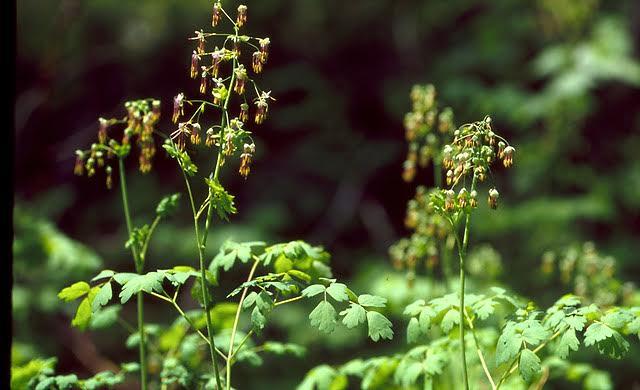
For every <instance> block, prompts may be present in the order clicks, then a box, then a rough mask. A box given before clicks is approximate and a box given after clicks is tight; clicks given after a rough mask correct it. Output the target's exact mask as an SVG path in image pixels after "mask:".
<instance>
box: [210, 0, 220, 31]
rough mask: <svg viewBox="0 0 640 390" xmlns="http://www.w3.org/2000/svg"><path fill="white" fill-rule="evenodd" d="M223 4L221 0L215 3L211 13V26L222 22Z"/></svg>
mask: <svg viewBox="0 0 640 390" xmlns="http://www.w3.org/2000/svg"><path fill="white" fill-rule="evenodd" d="M221 9H222V4H220V2H219V1H216V2H215V3H213V11H212V13H211V26H212V27H215V26H217V25H218V23H220V18H221V16H222V15H221V12H220V11H221Z"/></svg>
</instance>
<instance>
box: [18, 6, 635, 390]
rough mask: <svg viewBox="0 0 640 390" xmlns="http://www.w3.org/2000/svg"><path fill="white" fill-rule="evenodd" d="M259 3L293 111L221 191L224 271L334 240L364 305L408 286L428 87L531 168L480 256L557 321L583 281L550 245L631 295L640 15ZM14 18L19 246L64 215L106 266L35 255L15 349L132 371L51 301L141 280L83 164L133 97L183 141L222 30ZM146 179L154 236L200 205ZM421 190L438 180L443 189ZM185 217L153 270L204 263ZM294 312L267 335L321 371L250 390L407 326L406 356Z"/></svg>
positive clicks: (176, 11) (166, 9)
mask: <svg viewBox="0 0 640 390" xmlns="http://www.w3.org/2000/svg"><path fill="white" fill-rule="evenodd" d="M227 3H231V2H230V1H229V2H227ZM234 4H235V3H234ZM246 4H247V5H248V7H249V23H248V25H247V31H248V32H250V33H251V34H252V35H255V36H268V37H270V39H271V43H272V44H271V53H270V56H269V62H268V63H267V65H266V67H265V71H264V73H263V75H261V77H260V78H259V83H260V85H261V87H262V88H263V89H265V90H271V91H272V95H273V96H274V97H275V98H276V99H277V101H275V102H273V104H272V105H271V107H270V116H269V118H268V120H267V121H266V122H265V124H264V125H262V126H260V127H257V128H253V129H252V130H253V131H254V132H255V136H254V138H255V139H256V146H257V157H256V161H255V164H254V165H253V168H252V172H251V175H250V176H249V178H248V179H247V180H246V181H245V180H243V179H242V177H240V176H239V175H237V174H236V173H235V172H236V168H234V169H230V170H229V171H228V173H226V174H225V177H223V180H224V182H225V183H226V186H227V189H228V190H230V192H232V193H234V194H235V195H236V196H237V206H238V209H239V213H238V215H237V216H235V217H233V218H232V219H231V222H230V223H229V224H217V225H216V226H214V227H213V230H212V245H211V255H213V254H214V253H215V251H216V248H217V246H218V244H219V243H221V242H222V241H223V240H224V239H226V238H229V237H233V238H235V239H237V240H244V239H261V240H265V241H273V242H275V241H276V240H292V239H297V238H301V239H304V240H306V241H308V242H311V243H313V244H318V245H324V246H325V247H326V249H327V250H328V251H329V252H330V253H332V254H333V258H332V265H333V267H334V271H335V274H336V275H339V277H340V278H344V279H352V280H354V283H355V284H354V285H356V286H361V288H366V289H367V291H370V290H371V289H374V290H375V289H378V290H379V291H377V292H378V293H380V294H384V291H383V290H381V289H382V287H376V286H379V285H380V284H381V283H382V282H381V281H383V280H384V279H385V278H387V279H389V278H391V279H393V278H396V279H398V278H399V280H402V273H401V272H400V273H399V272H397V271H394V270H393V268H392V267H391V265H390V264H389V260H388V255H387V251H388V247H389V246H390V245H391V244H392V243H393V242H395V241H396V240H398V239H399V238H400V237H402V236H403V235H406V230H405V228H404V227H403V218H404V213H405V206H406V202H407V200H408V199H409V198H411V197H412V196H413V194H414V191H415V183H414V184H407V183H405V182H403V181H402V178H401V172H402V163H403V161H404V157H405V153H406V144H405V141H404V130H403V125H402V120H403V116H404V113H405V112H407V111H409V110H410V102H409V97H408V94H409V90H410V88H411V86H412V85H413V84H416V83H420V84H425V83H432V84H434V85H435V87H436V88H437V91H438V99H439V102H440V103H441V104H442V105H448V106H451V107H452V108H453V109H454V112H455V122H456V123H457V124H461V123H465V122H470V121H475V120H480V119H482V118H483V117H484V116H485V115H487V114H489V115H491V116H492V118H493V123H494V127H495V128H496V129H497V130H498V131H499V132H500V133H501V134H503V135H504V136H506V137H507V138H508V139H510V140H511V143H512V144H513V145H514V146H515V147H516V150H517V153H516V157H515V167H514V169H513V170H510V171H504V170H499V171H498V172H497V173H496V174H495V178H494V179H495V181H496V182H497V183H498V184H499V186H500V188H501V205H500V207H499V209H498V211H497V212H493V211H490V210H488V209H487V208H486V206H483V207H481V208H480V210H479V212H478V216H477V217H474V218H475V219H474V222H473V226H472V229H473V230H472V237H473V238H472V242H471V245H472V246H473V245H478V244H483V243H489V244H491V245H492V246H493V247H494V248H496V249H497V250H498V252H499V253H500V254H501V256H502V267H503V273H502V276H501V277H500V280H501V282H502V283H504V284H506V285H509V286H512V287H513V289H514V290H515V291H516V292H518V293H522V294H525V295H528V296H530V297H531V298H532V299H535V300H536V301H537V302H538V303H540V304H541V305H548V304H549V303H550V298H551V297H553V296H556V295H558V294H562V293H566V292H569V291H570V287H566V286H560V285H549V284H545V283H544V281H543V280H542V279H541V278H539V277H536V276H535V273H534V272H532V270H534V269H537V268H538V267H539V265H540V261H541V257H542V255H543V254H544V253H545V252H546V251H549V250H554V251H555V250H561V249H562V248H565V247H566V246H567V245H572V244H580V243H582V242H584V241H593V242H594V243H595V244H596V246H597V248H598V250H599V251H600V252H601V253H603V254H606V255H611V256H613V257H614V258H615V259H616V260H617V275H619V276H620V279H622V280H623V281H632V282H633V281H635V282H637V281H638V278H639V275H640V262H638V259H637V256H638V253H640V240H639V239H638V237H640V159H639V158H638V151H639V150H640V62H639V60H638V53H639V52H640V38H639V37H640V3H639V2H637V1H633V0H620V1H598V0H590V1H580V0H573V1H572V0H558V1H546V0H538V1H529V2H523V1H517V0H500V1H481V0H450V1H446V2H443V1H417V0H416V1H414V0H406V1H391V0H351V1H333V0H328V1H318V0H295V1H293V0H288V1H285V0H268V1H265V0H262V1H247V2H246ZM17 8H18V14H17V58H16V67H17V74H16V80H17V81H16V83H17V96H16V107H15V126H16V129H15V141H16V149H15V158H16V161H15V173H14V174H15V191H16V194H15V196H16V220H15V221H14V223H15V224H16V238H17V239H18V238H19V239H21V240H23V241H28V240H35V238H34V236H33V235H32V232H31V230H29V229H28V228H26V227H24V228H23V227H22V226H23V225H21V224H18V222H16V221H25V220H27V219H35V220H45V221H49V222H50V223H51V224H52V225H51V226H49V228H50V229H53V230H55V228H53V226H54V225H55V226H57V229H59V232H58V231H57V230H56V233H55V234H59V233H60V232H62V233H64V234H66V235H68V236H69V237H71V238H73V239H74V240H77V241H80V242H82V243H83V244H85V245H86V246H88V247H90V248H91V249H92V250H93V251H94V252H95V253H97V255H98V256H99V259H98V258H94V257H93V256H94V255H93V252H92V253H91V254H87V258H84V259H63V260H59V263H55V264H57V265H54V266H52V265H50V264H49V265H47V266H45V265H43V262H44V261H45V260H43V258H42V255H41V254H39V253H38V252H29V251H27V250H23V251H22V252H19V253H18V254H17V256H16V257H15V263H14V268H15V269H14V278H15V283H16V284H15V289H14V296H13V302H14V327H15V328H14V329H15V333H14V343H16V344H17V345H18V347H16V348H19V349H20V352H19V354H22V355H23V356H24V357H27V356H34V355H42V356H58V357H59V364H58V369H59V370H60V371H61V372H71V371H75V372H79V373H80V374H81V375H82V374H85V375H88V374H90V373H92V372H93V371H94V370H95V369H96V368H104V367H105V365H106V366H107V367H108V364H110V363H109V362H110V361H112V362H115V363H120V362H122V361H126V360H127V359H129V360H135V357H136V353H135V350H127V349H125V348H124V346H123V345H122V340H123V339H124V338H125V337H126V332H125V331H124V330H122V329H118V331H116V332H90V333H84V334H83V333H80V332H78V331H76V330H74V329H72V328H71V327H70V326H69V325H68V324H69V315H72V313H71V312H70V309H71V308H69V307H68V306H69V305H62V304H60V303H58V302H57V299H56V298H55V293H56V292H57V291H58V290H59V289H60V288H62V287H64V286H65V285H66V284H68V283H69V282H70V281H72V280H76V279H77V278H86V277H88V276H89V277H90V276H92V275H93V274H94V271H95V269H96V268H97V267H98V265H97V264H99V262H100V261H102V262H103V264H105V266H106V267H108V268H112V269H118V270H123V271H125V270H126V271H130V270H131V268H132V265H131V264H130V259H129V256H128V252H127V251H126V250H125V249H124V247H123V242H124V240H125V236H126V233H125V226H124V223H123V221H122V217H121V204H120V198H119V194H118V193H117V192H116V191H115V190H112V191H108V190H107V189H106V188H105V187H104V185H103V184H104V183H103V177H102V176H100V175H98V177H96V178H92V179H87V178H85V177H76V176H74V175H73V164H74V151H75V150H76V149H78V148H85V147H87V146H88V145H90V144H91V142H93V141H94V139H95V137H96V132H97V128H98V125H97V118H98V117H99V116H105V117H111V116H121V115H123V112H124V111H123V107H122V103H123V102H124V101H125V100H129V99H136V98H145V97H156V98H158V99H161V101H162V105H163V114H162V119H161V122H160V125H159V128H160V129H161V130H162V131H164V132H165V133H170V132H171V131H173V125H172V124H171V123H170V110H171V99H172V97H173V96H174V95H176V94H177V93H178V92H180V91H183V92H185V93H186V94H187V95H192V96H195V95H196V93H197V88H198V83H197V82H193V81H192V80H191V79H189V61H190V53H191V51H192V50H193V45H192V42H191V41H188V40H187V38H188V37H190V36H192V35H193V32H194V30H196V29H200V28H205V29H210V27H208V26H210V24H209V23H210V8H211V3H210V2H209V1H205V0H198V1H195V0H194V1H179V0H166V1H158V0H138V1H126V2H125V1H106V0H93V1H79V0H51V1H39V0H22V1H20V2H18V6H17ZM231 8H235V5H233V6H232V7H231ZM206 153H207V152H206V151H205V150H204V149H203V150H202V151H200V152H199V154H198V155H197V157H196V158H197V159H198V160H199V161H203V162H206V161H207V160H208V159H212V158H213V156H211V155H208V154H206ZM129 168H130V170H131V172H130V175H131V178H130V179H129V180H130V191H131V197H132V199H131V202H132V205H131V206H132V209H133V210H134V219H135V220H138V221H140V222H141V223H142V222H144V221H146V220H147V219H148V218H149V216H150V215H152V213H153V210H154V208H155V205H156V203H157V201H158V199H160V197H161V196H163V195H165V194H168V193H172V192H177V191H182V182H181V180H182V179H181V177H180V176H179V175H178V171H177V170H176V168H175V165H174V163H173V162H171V161H170V160H169V159H168V158H166V156H165V153H164V152H159V153H158V160H157V163H156V166H155V167H154V170H153V171H152V172H151V173H149V174H147V175H142V174H140V173H138V172H137V170H136V167H135V166H134V165H131V166H130V167H129ZM417 181H418V182H421V183H423V184H426V185H431V184H432V178H431V175H430V174H427V173H421V174H420V175H419V176H418V180H417ZM198 191H200V192H202V191H204V188H199V189H198ZM182 206H183V207H182V208H181V212H180V213H179V215H178V216H177V217H176V218H174V219H173V225H172V224H166V225H164V226H161V227H160V228H159V230H158V233H157V234H158V235H157V237H156V239H155V241H154V247H153V248H152V249H151V250H150V254H149V259H150V262H151V263H152V264H150V265H149V268H150V269H151V268H153V267H163V264H172V263H175V262H176V261H178V260H180V261H183V262H189V261H191V259H192V257H193V251H192V247H193V242H192V241H193V236H192V234H193V233H192V231H191V230H190V229H191V225H190V224H191V219H190V218H189V214H188V212H189V210H188V208H187V207H186V204H183V205H182ZM24 224H25V226H26V225H28V223H26V222H25V223H24ZM51 234H53V233H51ZM47 245H54V244H47ZM25 246H28V245H27V244H25ZM45 247H46V245H45ZM21 248H22V246H21ZM15 251H16V249H15V246H14V255H16V252H15ZM167 256H169V257H167ZM100 259H101V260H100ZM194 261H195V260H194ZM47 267H53V268H47ZM56 267H57V268H56ZM65 267H66V268H65ZM63 268H64V271H65V272H62V269H63ZM55 270H60V272H58V273H56V272H53V271H55ZM241 277H242V276H241V274H240V273H238V275H236V279H237V280H238V281H240V278H241ZM149 305H150V308H149V309H148V310H149V311H150V313H149V317H150V321H153V322H159V323H162V322H163V321H164V322H167V321H169V320H170V319H171V318H168V317H166V316H168V314H167V309H166V308H164V307H158V308H157V310H156V308H155V307H154V306H153V305H152V302H151V301H150V302H149ZM158 306H160V305H158ZM129 314H132V313H129ZM278 317H279V319H277V320H276V322H277V323H278V326H276V327H275V329H274V330H271V332H273V333H274V335H276V336H280V337H284V336H283V335H286V334H289V336H287V338H288V339H290V340H293V341H297V342H300V343H303V344H306V345H307V346H308V347H309V351H310V352H309V355H308V356H307V358H305V359H303V360H290V359H285V358H282V359H280V360H278V359H275V361H274V360H272V361H270V363H268V364H267V366H266V367H263V368H240V370H245V369H246V373H250V375H251V376H250V377H248V376H244V375H242V376H241V375H238V378H244V379H240V380H244V381H246V382H245V383H244V386H243V384H241V383H240V384H239V386H240V388H245V386H246V388H252V387H251V384H252V383H254V384H255V383H262V384H265V383H269V384H270V386H273V388H290V387H292V386H293V384H294V383H297V382H299V380H300V379H301V378H302V376H303V375H304V373H305V372H306V371H307V370H308V369H310V368H311V367H313V366H315V365H317V364H320V363H321V362H325V361H328V362H341V361H344V360H346V359H348V358H350V357H352V356H355V355H358V354H363V353H364V354H367V355H369V354H374V353H377V352H380V351H384V352H388V351H393V350H394V348H398V347H399V346H401V345H402V344H403V337H401V336H402V331H401V330H399V333H398V336H399V337H397V340H394V342H393V343H386V344H384V343H378V344H373V343H369V342H367V341H365V340H364V339H363V338H357V337H356V338H353V337H351V336H352V334H351V333H349V335H348V336H347V335H345V336H343V337H341V336H335V337H332V338H326V337H324V336H321V335H319V334H318V333H316V332H315V331H314V330H312V329H311V328H310V327H308V326H307V325H304V324H303V325H299V324H297V323H296V321H298V320H299V319H300V318H303V317H302V316H301V315H300V313H299V312H296V311H295V309H291V311H283V312H282V313H279V314H278ZM301 323H304V321H302V322H301ZM94 349H95V350H94ZM363 351H365V352H363ZM16 353H17V352H16ZM92 359H93V360H92ZM585 359H589V360H590V361H592V362H593V364H595V365H599V366H602V367H605V368H608V369H611V370H613V372H614V374H613V379H614V382H615V383H616V385H617V386H620V388H630V387H629V386H630V385H631V383H634V382H633V380H634V377H635V379H636V380H637V375H635V372H634V371H633V370H634V368H635V369H637V367H638V365H639V364H640V349H639V348H638V344H637V342H636V343H635V344H634V345H633V347H632V353H631V356H630V358H629V359H627V360H624V361H622V362H608V361H600V360H597V358H596V357H593V356H590V355H589V356H586V357H585ZM105 361H106V363H105ZM243 372H244V371H243ZM636 372H637V371H636ZM274 373H275V374H274ZM283 373H286V374H287V375H286V377H285V375H281V374H283ZM259 381H260V382H259ZM635 385H636V386H637V385H638V382H635ZM278 386H280V387H278ZM253 388H255V387H253ZM265 388H266V387H265Z"/></svg>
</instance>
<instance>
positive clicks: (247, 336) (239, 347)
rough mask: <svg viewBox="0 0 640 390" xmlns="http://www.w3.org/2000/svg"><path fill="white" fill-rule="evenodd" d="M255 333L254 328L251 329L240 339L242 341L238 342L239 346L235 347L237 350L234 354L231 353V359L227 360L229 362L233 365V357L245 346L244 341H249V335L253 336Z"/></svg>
mask: <svg viewBox="0 0 640 390" xmlns="http://www.w3.org/2000/svg"><path fill="white" fill-rule="evenodd" d="M252 335H253V329H251V330H250V331H249V332H248V333H247V334H246V335H245V336H244V337H243V338H242V340H240V342H239V343H238V348H236V349H235V351H233V355H231V359H229V360H227V364H231V365H233V359H234V358H235V357H236V355H237V354H238V352H239V351H240V350H241V349H242V347H243V346H244V343H246V342H247V340H249V337H251V336H252Z"/></svg>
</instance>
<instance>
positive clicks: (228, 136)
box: [222, 128, 235, 156]
mask: <svg viewBox="0 0 640 390" xmlns="http://www.w3.org/2000/svg"><path fill="white" fill-rule="evenodd" d="M226 130H227V131H225V134H224V150H223V151H222V154H224V155H225V156H231V155H232V154H233V152H234V151H235V148H234V146H233V138H234V134H233V130H232V129H230V128H227V129H226Z"/></svg>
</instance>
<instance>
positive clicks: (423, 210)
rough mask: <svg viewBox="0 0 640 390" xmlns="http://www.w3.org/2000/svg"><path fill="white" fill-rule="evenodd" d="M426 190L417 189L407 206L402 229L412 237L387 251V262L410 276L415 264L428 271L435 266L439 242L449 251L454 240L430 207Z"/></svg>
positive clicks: (446, 225) (448, 228)
mask: <svg viewBox="0 0 640 390" xmlns="http://www.w3.org/2000/svg"><path fill="white" fill-rule="evenodd" d="M432 192H437V190H431V191H428V190H427V189H426V187H424V186H419V187H418V188H417V190H416V195H415V197H414V198H413V199H411V200H410V201H409V202H408V203H407V214H406V217H405V220H404V224H405V226H406V227H407V228H408V229H410V230H412V231H413V233H412V234H411V236H410V237H409V238H403V239H401V240H400V241H398V242H397V243H395V244H394V245H392V246H391V247H390V248H389V255H390V256H391V261H392V263H393V266H394V267H395V268H396V269H399V270H401V269H406V270H407V271H409V272H410V273H414V272H415V269H416V267H417V265H418V264H419V262H424V264H425V266H426V267H427V269H432V268H433V267H435V266H436V265H437V264H438V262H439V257H440V250H441V248H440V246H439V245H438V243H439V242H442V241H444V242H446V243H447V245H448V246H449V247H452V246H453V244H454V242H455V238H454V237H453V231H452V229H451V225H450V224H449V222H448V221H447V220H446V219H445V218H444V217H443V216H441V215H440V214H438V213H436V212H435V210H434V209H433V207H432V205H431V204H430V199H431V193H432Z"/></svg>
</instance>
